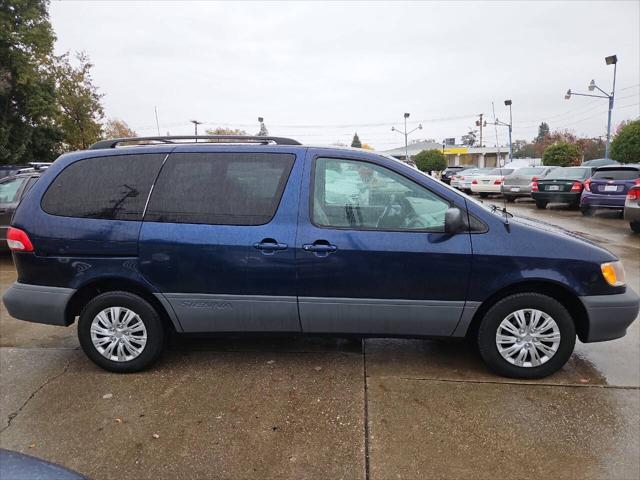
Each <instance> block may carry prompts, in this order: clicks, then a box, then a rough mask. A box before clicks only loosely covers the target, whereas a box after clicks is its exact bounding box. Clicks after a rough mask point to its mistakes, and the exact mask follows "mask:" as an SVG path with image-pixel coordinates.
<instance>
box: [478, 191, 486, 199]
mask: <svg viewBox="0 0 640 480" xmlns="http://www.w3.org/2000/svg"><path fill="white" fill-rule="evenodd" d="M478 195H480V198H487V197H488V196H489V194H488V193H484V192H482V193H479V194H478Z"/></svg>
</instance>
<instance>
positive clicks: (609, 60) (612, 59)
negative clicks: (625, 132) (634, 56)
mask: <svg viewBox="0 0 640 480" xmlns="http://www.w3.org/2000/svg"><path fill="white" fill-rule="evenodd" d="M604 61H605V63H606V64H607V65H613V87H612V90H611V93H607V92H605V91H604V90H603V89H601V88H600V87H599V86H598V85H596V81H595V80H591V83H590V84H589V91H590V92H593V91H594V90H599V91H600V92H601V93H602V95H593V94H589V93H576V92H572V91H571V89H569V90H567V93H566V94H565V95H564V98H565V100H569V99H570V98H571V96H572V95H577V96H579V97H596V98H606V99H607V100H608V101H609V111H608V113H607V142H606V143H605V147H604V158H606V159H607V160H608V159H609V143H610V142H611V114H612V113H613V103H614V100H615V95H616V71H617V69H618V57H617V56H616V55H610V56H608V57H605V59H604Z"/></svg>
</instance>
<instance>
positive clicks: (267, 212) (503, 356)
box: [3, 136, 639, 378]
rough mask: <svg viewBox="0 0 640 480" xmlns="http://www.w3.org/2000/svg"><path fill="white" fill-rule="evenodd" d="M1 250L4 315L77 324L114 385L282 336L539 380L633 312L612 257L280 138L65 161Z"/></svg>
mask: <svg viewBox="0 0 640 480" xmlns="http://www.w3.org/2000/svg"><path fill="white" fill-rule="evenodd" d="M7 241H8V244H9V246H10V248H11V249H12V251H13V258H14V261H15V264H16V267H17V272H18V280H17V282H15V283H14V284H13V285H12V286H11V287H10V288H9V289H8V290H7V292H6V293H5V295H4V298H3V300H4V303H5V305H6V307H7V310H8V311H9V313H10V314H11V315H12V316H13V317H15V318H18V319H22V320H27V321H32V322H40V323H46V324H51V325H60V326H68V325H70V324H72V323H73V322H74V321H77V322H78V337H79V341H80V344H81V346H82V348H83V350H84V351H85V353H86V354H87V355H88V356H89V358H91V360H93V361H94V362H95V363H96V364H98V365H99V366H101V367H103V368H105V369H107V370H110V371H114V372H133V371H139V370H141V369H144V368H146V367H148V366H150V365H151V364H152V363H153V362H154V361H155V360H156V359H157V358H158V357H159V355H160V354H161V352H162V349H163V346H164V343H165V339H166V338H167V337H168V335H169V334H171V333H173V332H177V333H183V332H184V333H198V332H228V333H241V332H263V333H266V332H268V333H274V332H277V333H304V334H331V335H336V336H340V335H358V336H379V337H431V338H460V339H462V338H469V339H472V340H473V341H474V342H477V345H478V347H479V351H480V354H481V356H482V358H483V359H484V360H485V362H486V363H487V365H488V366H489V367H490V368H491V369H493V370H494V371H495V372H497V373H499V374H501V375H505V376H509V377H519V378H541V377H544V376H546V375H549V374H551V373H553V372H555V371H556V370H558V369H559V368H561V367H562V366H563V365H564V364H565V362H566V361H567V360H568V358H569V357H570V355H571V353H572V351H573V348H574V344H575V340H576V336H577V337H578V338H579V339H580V340H581V341H583V342H599V341H605V340H612V339H615V338H619V337H622V336H623V335H625V333H626V330H627V327H628V326H629V325H630V324H631V323H632V322H633V321H634V319H635V318H636V316H637V313H638V307H639V298H638V296H637V295H636V293H635V292H633V291H632V289H631V288H629V287H628V286H627V285H626V284H625V279H624V269H623V267H622V265H621V262H620V261H619V260H618V259H617V258H616V257H615V256H614V255H613V254H612V253H610V252H609V251H607V250H605V249H604V248H602V247H599V246H597V245H594V244H592V243H590V242H588V241H586V240H584V239H582V238H579V237H577V236H575V235H572V234H571V233H569V232H566V231H563V230H561V229H559V228H556V227H553V226H551V225H548V224H544V223H539V222H535V221H532V220H529V219H525V218H518V217H514V216H512V215H510V214H508V213H506V212H505V211H503V210H501V209H498V208H496V207H493V206H486V205H484V204H482V203H480V202H478V201H476V200H473V199H472V198H470V197H468V196H466V195H464V194H463V193H461V192H459V191H457V190H454V189H452V188H450V187H449V186H447V185H445V184H443V183H442V182H440V181H438V180H436V179H434V178H432V177H430V176H427V175H425V174H423V173H421V172H419V171H417V170H416V169H414V168H411V167H409V166H407V165H405V164H403V163H402V162H400V161H398V160H396V159H393V158H391V157H386V156H382V155H379V154H376V153H373V152H368V151H364V150H360V149H347V148H335V147H330V148H328V147H318V148H316V147H311V146H303V145H301V144H299V143H298V142H296V141H295V140H290V139H285V138H276V137H229V136H216V137H199V138H197V139H196V138H194V137H189V138H184V137H153V138H143V139H117V140H108V141H102V142H98V143H97V144H95V145H93V146H92V147H91V148H90V149H89V150H86V151H79V152H73V153H69V154H65V155H62V156H61V157H60V158H58V159H57V160H56V161H55V162H54V163H53V165H52V166H51V167H50V168H49V169H48V170H47V171H46V172H45V173H44V174H43V175H42V176H41V178H40V180H39V181H38V182H37V183H36V184H35V185H34V186H33V188H31V190H30V191H29V192H28V194H27V195H26V196H25V197H24V198H23V200H22V202H21V203H20V205H19V206H18V208H17V210H16V212H15V215H14V217H13V219H12V223H11V228H10V229H9V232H8V234H7Z"/></svg>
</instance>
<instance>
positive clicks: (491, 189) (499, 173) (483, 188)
mask: <svg viewBox="0 0 640 480" xmlns="http://www.w3.org/2000/svg"><path fill="white" fill-rule="evenodd" d="M515 171H516V170H515V168H494V169H492V170H491V171H490V172H489V173H486V174H484V175H480V176H478V177H476V178H474V179H473V180H472V181H471V192H473V193H478V194H479V195H480V196H481V197H483V198H484V197H487V196H489V195H491V194H500V193H501V191H500V187H501V186H502V182H503V181H504V177H506V176H507V175H511V174H512V173H513V172H515Z"/></svg>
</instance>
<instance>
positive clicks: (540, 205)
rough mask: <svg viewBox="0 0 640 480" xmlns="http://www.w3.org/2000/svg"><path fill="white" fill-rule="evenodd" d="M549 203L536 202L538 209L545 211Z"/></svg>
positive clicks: (543, 201) (544, 201)
mask: <svg viewBox="0 0 640 480" xmlns="http://www.w3.org/2000/svg"><path fill="white" fill-rule="evenodd" d="M547 203H549V202H547V201H546V200H536V207H537V208H539V209H541V210H544V209H545V208H547Z"/></svg>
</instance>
